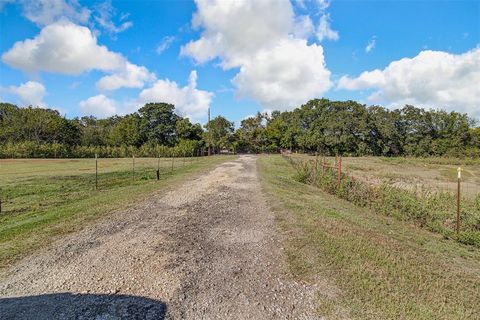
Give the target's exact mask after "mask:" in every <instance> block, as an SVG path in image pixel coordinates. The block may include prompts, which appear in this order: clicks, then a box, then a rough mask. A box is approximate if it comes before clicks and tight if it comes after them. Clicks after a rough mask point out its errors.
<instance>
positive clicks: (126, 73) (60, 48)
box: [2, 21, 154, 90]
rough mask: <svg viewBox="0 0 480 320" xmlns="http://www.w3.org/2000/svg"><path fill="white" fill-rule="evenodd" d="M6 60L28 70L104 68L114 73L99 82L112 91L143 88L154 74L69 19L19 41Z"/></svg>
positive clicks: (65, 71) (71, 71) (78, 71)
mask: <svg viewBox="0 0 480 320" xmlns="http://www.w3.org/2000/svg"><path fill="white" fill-rule="evenodd" d="M2 60H3V62H5V63H6V64H8V65H10V66H11V67H13V68H16V69H20V70H23V71H24V72H28V73H34V72H40V71H46V72H52V73H61V74H69V75H78V74H81V73H82V72H87V71H90V70H101V71H104V72H107V73H111V74H112V75H111V76H107V77H106V79H102V80H101V82H100V83H99V87H100V88H104V89H109V90H112V89H118V88H120V87H122V86H123V87H134V88H138V87H142V86H143V82H145V81H148V80H150V79H152V78H153V77H154V76H153V74H151V73H149V72H148V70H147V69H146V68H145V67H140V66H136V65H134V64H132V63H129V62H128V60H127V59H125V57H123V56H122V55H121V54H119V53H115V52H112V51H109V50H108V48H107V47H105V46H102V45H99V44H98V43H97V38H96V37H95V36H94V35H93V33H92V32H91V31H90V29H88V28H86V27H83V26H79V25H76V24H74V23H71V22H67V21H61V22H57V23H54V24H51V25H48V26H46V27H44V28H43V29H42V30H41V31H40V33H39V34H38V35H37V36H36V37H34V38H33V39H26V40H24V41H18V42H16V43H15V44H14V46H13V47H12V48H11V49H10V50H8V51H7V52H5V53H4V54H3V55H2Z"/></svg>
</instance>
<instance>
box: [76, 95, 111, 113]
mask: <svg viewBox="0 0 480 320" xmlns="http://www.w3.org/2000/svg"><path fill="white" fill-rule="evenodd" d="M79 106H80V109H81V110H82V113H83V114H84V115H87V116H95V117H97V118H106V117H109V116H113V115H115V114H116V113H117V105H116V103H115V101H113V100H112V99H110V98H108V97H106V96H105V95H103V94H99V95H96V96H93V97H90V98H88V99H86V100H82V101H80V103H79Z"/></svg>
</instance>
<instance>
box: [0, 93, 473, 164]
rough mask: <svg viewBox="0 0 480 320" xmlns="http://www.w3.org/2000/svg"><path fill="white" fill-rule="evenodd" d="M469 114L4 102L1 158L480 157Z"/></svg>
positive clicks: (336, 105) (319, 105)
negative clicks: (206, 111) (233, 117)
mask: <svg viewBox="0 0 480 320" xmlns="http://www.w3.org/2000/svg"><path fill="white" fill-rule="evenodd" d="M475 124H476V123H475V121H474V120H473V119H471V118H469V117H468V115H467V114H461V113H458V112H446V111H443V110H425V109H422V108H417V107H414V106H410V105H407V106H405V107H403V108H401V109H396V110H389V109H387V108H384V107H381V106H365V105H363V104H360V103H358V102H355V101H330V100H327V99H314V100H311V101H309V102H307V103H306V104H304V105H302V106H301V107H299V108H297V109H294V110H292V111H285V112H280V111H273V112H272V113H271V114H267V113H257V115H255V116H254V117H249V118H247V119H244V120H242V121H241V122H240V125H239V127H238V128H237V129H235V126H234V123H233V122H230V121H229V120H227V119H226V118H224V117H222V116H218V117H215V118H214V119H212V120H211V121H210V122H209V123H207V124H206V125H204V126H203V127H202V126H201V125H200V124H199V123H191V121H190V120H189V119H188V118H184V117H181V116H179V115H177V114H176V113H175V107H174V106H173V105H171V104H167V103H147V104H145V105H144V106H143V107H141V108H140V109H139V110H138V111H137V112H134V113H132V114H128V115H125V116H113V117H109V118H106V119H96V118H95V117H92V116H88V117H81V118H75V119H67V118H65V117H62V116H61V115H60V113H59V112H58V111H55V110H51V109H43V108H32V107H27V108H19V107H17V106H15V105H13V104H8V103H0V157H2V158H10V157H91V156H93V155H94V154H95V153H97V154H99V155H100V156H105V157H123V156H131V155H132V154H135V155H137V156H160V155H161V156H169V155H179V156H191V155H199V154H201V153H205V152H206V148H207V147H208V145H211V147H212V150H213V151H214V152H215V153H219V152H221V151H222V150H228V151H232V152H250V153H260V152H279V151H280V150H281V149H289V150H292V151H302V152H310V153H314V152H319V153H322V154H325V155H335V154H342V155H351V156H363V155H375V156H407V155H408V156H471V157H473V156H479V155H480V129H479V128H476V127H475Z"/></svg>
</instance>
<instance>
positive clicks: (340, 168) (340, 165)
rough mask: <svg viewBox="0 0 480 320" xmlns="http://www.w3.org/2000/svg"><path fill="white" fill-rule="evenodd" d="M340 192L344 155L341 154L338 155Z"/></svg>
mask: <svg viewBox="0 0 480 320" xmlns="http://www.w3.org/2000/svg"><path fill="white" fill-rule="evenodd" d="M337 166H338V168H337V169H338V182H337V183H338V193H340V185H341V182H342V157H341V156H338V164H337Z"/></svg>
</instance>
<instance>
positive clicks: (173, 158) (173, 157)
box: [172, 155, 175, 172]
mask: <svg viewBox="0 0 480 320" xmlns="http://www.w3.org/2000/svg"><path fill="white" fill-rule="evenodd" d="M174 161H175V155H173V156H172V172H173V162H174Z"/></svg>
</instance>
